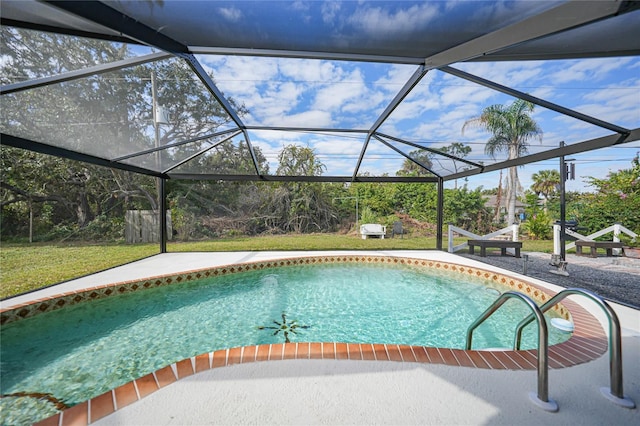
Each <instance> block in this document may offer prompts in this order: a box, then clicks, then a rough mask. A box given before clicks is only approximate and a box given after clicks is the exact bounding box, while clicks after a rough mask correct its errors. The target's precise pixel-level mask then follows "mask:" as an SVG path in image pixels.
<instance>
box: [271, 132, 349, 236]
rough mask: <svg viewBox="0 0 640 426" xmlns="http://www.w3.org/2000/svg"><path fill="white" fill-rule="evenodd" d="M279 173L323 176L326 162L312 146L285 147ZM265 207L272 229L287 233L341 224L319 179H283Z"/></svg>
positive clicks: (280, 157)
mask: <svg viewBox="0 0 640 426" xmlns="http://www.w3.org/2000/svg"><path fill="white" fill-rule="evenodd" d="M278 160H279V165H278V169H277V170H276V174H277V175H285V176H320V175H322V172H323V171H324V170H325V166H324V164H322V162H320V160H318V159H317V157H316V154H315V152H314V151H313V149H312V148H309V147H301V146H297V145H287V146H285V147H284V148H283V149H282V151H281V152H280V154H279V155H278ZM273 188H274V189H273V192H272V193H271V196H270V197H269V199H268V202H267V204H266V205H265V206H264V207H265V208H264V211H265V213H266V214H265V217H266V218H267V220H268V223H269V225H270V228H271V229H273V230H278V231H284V232H297V233H304V232H312V231H325V230H328V229H330V228H331V227H333V226H334V225H336V224H337V223H338V215H337V214H336V212H335V207H334V206H333V201H332V199H331V195H330V194H331V193H330V192H325V186H323V185H322V184H321V183H317V182H312V183H311V182H283V183H281V184H278V185H274V187H273Z"/></svg>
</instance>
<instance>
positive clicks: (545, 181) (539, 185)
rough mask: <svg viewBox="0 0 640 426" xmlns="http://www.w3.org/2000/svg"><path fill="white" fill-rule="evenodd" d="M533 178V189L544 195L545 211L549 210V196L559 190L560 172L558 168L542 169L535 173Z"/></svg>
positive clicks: (537, 193)
mask: <svg viewBox="0 0 640 426" xmlns="http://www.w3.org/2000/svg"><path fill="white" fill-rule="evenodd" d="M531 178H532V179H533V185H531V190H532V191H533V192H535V193H536V195H542V196H543V197H544V212H545V213H548V211H547V203H548V201H549V197H550V196H551V195H553V194H554V193H555V192H556V191H557V185H558V184H560V172H559V171H557V170H553V169H552V170H540V171H539V172H537V173H534V174H533V175H532V176H531Z"/></svg>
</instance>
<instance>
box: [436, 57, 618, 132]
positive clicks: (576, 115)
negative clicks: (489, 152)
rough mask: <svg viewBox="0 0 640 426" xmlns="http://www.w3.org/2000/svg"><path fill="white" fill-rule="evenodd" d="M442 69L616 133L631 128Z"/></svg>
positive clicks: (474, 76)
mask: <svg viewBox="0 0 640 426" xmlns="http://www.w3.org/2000/svg"><path fill="white" fill-rule="evenodd" d="M440 71H443V72H446V73H447V74H451V75H455V76H456V77H460V78H462V79H465V80H467V81H471V82H473V83H477V84H480V85H481V86H484V87H488V88H490V89H494V90H497V91H499V92H502V93H506V94H507V95H511V96H514V97H516V98H520V99H523V100H525V101H529V102H531V103H533V104H536V105H540V106H541V107H544V108H547V109H550V110H552V111H556V112H559V113H560V114H564V115H567V116H569V117H573V118H576V119H578V120H582V121H585V122H587V123H589V124H593V125H596V126H598V127H602V128H605V129H607V130H611V131H613V132H616V133H620V134H623V133H629V129H625V128H624V127H620V126H616V125H615V124H611V123H607V122H606V121H602V120H600V119H597V118H594V117H590V116H588V115H586V114H582V113H580V112H578V111H574V110H572V109H569V108H565V107H563V106H560V105H557V104H554V103H552V102H548V101H545V100H544V99H540V98H537V97H535V96H531V95H529V94H527V93H524V92H520V91H519V90H515V89H512V88H510V87H506V86H503V85H501V84H498V83H494V82H493V81H489V80H486V79H484V78H482V77H478V76H476V75H473V74H469V73H467V72H464V71H460V70H459V69H456V68H452V67H449V66H446V67H443V68H440Z"/></svg>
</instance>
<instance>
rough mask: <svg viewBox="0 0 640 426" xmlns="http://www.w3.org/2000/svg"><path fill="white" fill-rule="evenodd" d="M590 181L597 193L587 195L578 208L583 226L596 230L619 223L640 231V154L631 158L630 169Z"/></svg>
mask: <svg viewBox="0 0 640 426" xmlns="http://www.w3.org/2000/svg"><path fill="white" fill-rule="evenodd" d="M587 181H588V183H589V185H591V186H593V187H595V189H596V192H595V193H587V194H584V195H583V196H582V199H581V200H580V205H579V208H577V209H576V218H577V219H578V221H579V223H580V225H581V226H584V227H586V228H587V229H588V230H589V231H590V232H595V231H598V230H600V229H603V228H606V227H608V226H611V225H613V224H614V223H616V222H619V223H621V224H623V225H624V226H625V227H627V228H629V229H630V230H632V231H634V232H636V233H638V232H640V153H638V154H636V156H635V158H634V159H633V160H632V161H631V168H629V169H623V170H618V171H616V172H611V173H609V175H608V176H607V178H606V179H597V178H593V177H590V178H588V179H587Z"/></svg>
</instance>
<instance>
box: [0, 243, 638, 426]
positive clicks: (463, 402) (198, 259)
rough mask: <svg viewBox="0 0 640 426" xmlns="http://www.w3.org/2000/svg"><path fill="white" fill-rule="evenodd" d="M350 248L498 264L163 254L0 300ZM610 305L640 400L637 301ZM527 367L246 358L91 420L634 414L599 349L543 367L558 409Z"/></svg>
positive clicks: (603, 417) (518, 419)
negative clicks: (541, 404) (606, 392)
mask: <svg viewBox="0 0 640 426" xmlns="http://www.w3.org/2000/svg"><path fill="white" fill-rule="evenodd" d="M349 253H353V254H358V255H363V254H365V255H366V254H371V255H388V256H401V257H412V258H421V259H433V260H440V261H447V262H452V263H458V264H463V265H468V266H473V267H480V268H484V269H489V270H495V271H501V272H505V271H504V270H502V269H500V268H497V267H495V266H492V265H488V264H486V263H481V262H478V261H476V260H475V259H472V258H469V257H462V256H457V255H452V254H448V253H443V252H436V251H406V250H403V251H389V252H385V251H375V252H373V251H372V252H362V251H357V252H344V251H336V252H234V253H170V254H162V255H157V256H154V257H151V258H147V259H144V260H141V261H138V262H135V263H132V264H129V265H125V266H122V267H118V268H114V269H111V270H108V271H104V272H102V273H99V274H95V275H92V276H90V277H84V278H81V279H78V280H74V281H70V282H67V283H64V284H60V285H58V286H55V287H50V288H47V289H43V290H41V291H38V292H34V293H30V294H28V295H23V296H20V297H17V298H13V299H9V300H5V301H3V302H2V308H3V309H6V308H9V307H10V306H14V305H17V304H21V303H26V302H27V301H28V300H33V299H38V298H43V297H47V296H51V295H54V294H59V293H63V292H68V291H74V290H79V289H83V288H86V287H92V286H97V285H101V284H108V283H114V282H120V281H125V280H133V279H138V278H146V277H149V276H157V275H163V274H170V273H174V272H181V271H186V270H194V269H200V268H207V267H212V266H219V265H227V264H236V263H241V262H249V261H259V260H271V259H277V258H291V257H302V256H309V255H327V256H330V255H343V254H349ZM509 274H510V275H514V276H516V277H520V278H522V279H526V280H528V281H529V282H532V283H534V284H536V285H540V286H542V287H545V288H548V289H550V290H553V291H559V290H560V289H561V288H560V287H558V286H556V285H553V284H549V283H547V282H544V281H541V280H538V279H536V278H532V277H529V276H527V277H525V276H519V275H518V274H516V273H513V272H509ZM612 274H614V272H612ZM639 279H640V275H639ZM572 300H574V301H575V302H577V303H579V304H581V305H582V306H583V307H585V308H586V309H588V310H589V311H591V312H593V314H594V315H595V316H596V317H597V318H599V319H600V321H601V322H603V321H604V315H603V314H602V311H601V310H600V309H599V308H598V307H597V306H595V304H593V303H592V302H590V301H588V300H582V299H580V298H575V297H574V296H572ZM611 305H612V307H613V308H614V310H615V311H616V313H617V314H618V316H619V319H620V322H621V325H622V336H623V342H622V347H623V361H624V376H623V378H624V389H625V396H627V397H629V398H630V399H632V400H633V401H635V402H636V404H638V403H639V402H640V362H638V361H640V312H639V311H637V310H635V309H632V308H629V307H626V306H622V305H618V304H613V303H612V304H611ZM603 324H606V323H604V322H603ZM604 328H605V329H607V327H606V326H605V327H604ZM536 377H537V376H536V372H535V371H509V370H486V369H477V368H465V367H450V366H445V365H436V364H417V363H406V362H389V361H386V362H379V361H353V360H349V361H345V360H326V359H322V360H313V359H309V360H282V361H277V362H276V361H274V362H271V361H269V362H255V363H250V364H237V365H232V366H228V367H225V368H217V369H212V370H207V371H205V372H201V373H198V374H195V375H192V376H189V377H186V378H184V379H181V380H178V381H177V382H175V383H173V384H171V385H169V386H167V387H164V388H162V389H160V390H158V391H156V392H154V393H153V394H151V395H149V396H147V397H145V398H143V399H141V400H140V401H138V402H136V403H133V404H131V405H129V406H126V407H124V408H120V409H118V410H117V411H115V412H114V413H113V414H111V415H109V416H107V417H104V418H102V419H100V420H99V421H97V422H96V423H95V424H99V425H115V424H136V425H138V424H140V425H142V424H149V425H157V424H180V425H186V424H194V425H195V424H509V425H527V424H531V425H533V424H536V425H539V424H581V425H602V424H620V425H624V424H629V425H631V424H638V423H640V410H638V409H637V408H636V409H626V408H622V407H619V406H616V405H614V404H613V403H611V402H610V401H608V400H607V399H605V398H604V397H603V396H602V395H601V394H600V388H601V387H608V386H609V360H608V356H607V355H605V356H602V357H600V358H599V359H597V360H595V361H592V362H589V363H586V364H581V365H578V366H574V367H570V368H561V369H552V370H550V373H549V396H550V398H552V399H554V400H555V401H556V402H557V403H558V405H559V406H560V410H559V412H557V413H548V412H545V411H543V410H541V409H540V408H538V407H536V406H535V405H534V404H532V403H531V402H530V400H529V397H528V393H529V392H535V390H536Z"/></svg>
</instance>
